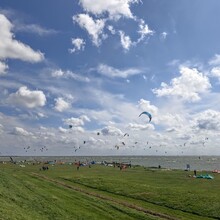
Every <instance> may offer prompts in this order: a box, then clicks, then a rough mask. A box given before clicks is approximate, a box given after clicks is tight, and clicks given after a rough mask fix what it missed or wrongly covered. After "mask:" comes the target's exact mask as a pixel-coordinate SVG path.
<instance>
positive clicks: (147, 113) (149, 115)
mask: <svg viewBox="0 0 220 220" xmlns="http://www.w3.org/2000/svg"><path fill="white" fill-rule="evenodd" d="M143 114H144V115H147V116H148V117H149V122H150V121H151V119H152V116H151V114H150V113H149V112H142V113H141V114H140V115H139V117H140V116H141V115H143Z"/></svg>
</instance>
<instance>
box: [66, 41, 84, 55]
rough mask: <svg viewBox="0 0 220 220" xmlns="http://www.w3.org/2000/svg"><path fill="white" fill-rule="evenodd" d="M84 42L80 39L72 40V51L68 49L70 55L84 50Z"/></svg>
mask: <svg viewBox="0 0 220 220" xmlns="http://www.w3.org/2000/svg"><path fill="white" fill-rule="evenodd" d="M85 44H86V42H85V41H84V40H83V39H82V38H72V45H73V46H74V47H73V48H72V49H69V52H70V53H75V52H76V51H79V50H84V48H85Z"/></svg>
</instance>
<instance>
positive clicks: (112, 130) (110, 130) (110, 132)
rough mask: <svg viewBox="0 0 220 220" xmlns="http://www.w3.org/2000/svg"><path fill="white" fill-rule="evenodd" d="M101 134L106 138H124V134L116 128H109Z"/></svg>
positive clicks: (104, 129)
mask: <svg viewBox="0 0 220 220" xmlns="http://www.w3.org/2000/svg"><path fill="white" fill-rule="evenodd" d="M101 133H102V134H103V135H106V136H122V135H123V132H122V131H121V130H120V129H119V128H116V127H113V126H107V127H105V128H103V129H102V130H101Z"/></svg>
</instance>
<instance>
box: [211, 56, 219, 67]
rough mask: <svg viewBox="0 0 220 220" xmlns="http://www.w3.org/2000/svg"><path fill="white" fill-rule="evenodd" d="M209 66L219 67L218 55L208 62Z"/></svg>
mask: <svg viewBox="0 0 220 220" xmlns="http://www.w3.org/2000/svg"><path fill="white" fill-rule="evenodd" d="M209 65H212V66H213V65H220V55H219V54H215V56H214V57H213V58H212V59H211V60H210V61H209Z"/></svg>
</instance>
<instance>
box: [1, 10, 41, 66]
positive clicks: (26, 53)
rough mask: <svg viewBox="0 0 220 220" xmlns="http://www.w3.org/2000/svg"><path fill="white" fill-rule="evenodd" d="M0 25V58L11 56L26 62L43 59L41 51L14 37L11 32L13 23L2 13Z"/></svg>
mask: <svg viewBox="0 0 220 220" xmlns="http://www.w3.org/2000/svg"><path fill="white" fill-rule="evenodd" d="M0 27H1V32H0V42H1V44H0V59H6V58H12V59H20V60H23V61H28V62H40V61H42V60H43V59H44V56H43V54H42V53H41V52H39V51H37V52H36V51H34V50H33V49H31V48H30V47H29V46H28V45H25V44H23V43H21V42H20V41H17V40H15V39H14V35H13V34H12V32H11V29H12V27H13V25H12V24H11V23H10V21H9V20H8V19H7V18H6V17H5V16H4V15H3V14H0Z"/></svg>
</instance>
